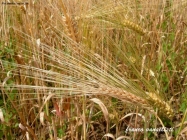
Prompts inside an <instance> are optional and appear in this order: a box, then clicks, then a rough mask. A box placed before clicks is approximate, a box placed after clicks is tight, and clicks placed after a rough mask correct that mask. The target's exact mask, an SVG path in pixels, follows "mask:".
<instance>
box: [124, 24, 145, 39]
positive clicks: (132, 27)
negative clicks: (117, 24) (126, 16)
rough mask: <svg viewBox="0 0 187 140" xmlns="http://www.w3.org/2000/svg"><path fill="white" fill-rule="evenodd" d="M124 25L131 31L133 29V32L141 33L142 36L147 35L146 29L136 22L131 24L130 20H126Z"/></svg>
mask: <svg viewBox="0 0 187 140" xmlns="http://www.w3.org/2000/svg"><path fill="white" fill-rule="evenodd" d="M122 25H123V26H125V27H127V28H129V29H132V30H133V31H135V32H137V33H139V34H140V35H144V34H145V29H143V28H142V27H140V26H139V25H138V24H136V23H134V22H131V21H129V20H124V21H123V22H122Z"/></svg>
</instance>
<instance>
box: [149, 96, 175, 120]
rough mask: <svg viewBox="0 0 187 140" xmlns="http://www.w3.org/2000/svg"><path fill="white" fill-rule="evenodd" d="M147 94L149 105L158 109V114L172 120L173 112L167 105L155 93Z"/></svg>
mask: <svg viewBox="0 0 187 140" xmlns="http://www.w3.org/2000/svg"><path fill="white" fill-rule="evenodd" d="M147 94H148V98H147V99H148V101H149V102H150V104H152V105H153V106H154V107H157V108H158V109H159V113H160V114H161V115H163V116H165V117H167V118H172V117H173V114H174V111H173V109H172V108H171V107H170V105H169V104H168V103H166V102H165V101H163V100H161V99H160V98H159V97H158V96H157V95H156V94H155V93H147Z"/></svg>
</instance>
